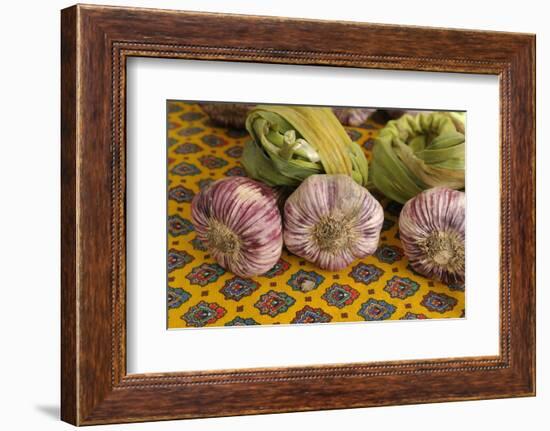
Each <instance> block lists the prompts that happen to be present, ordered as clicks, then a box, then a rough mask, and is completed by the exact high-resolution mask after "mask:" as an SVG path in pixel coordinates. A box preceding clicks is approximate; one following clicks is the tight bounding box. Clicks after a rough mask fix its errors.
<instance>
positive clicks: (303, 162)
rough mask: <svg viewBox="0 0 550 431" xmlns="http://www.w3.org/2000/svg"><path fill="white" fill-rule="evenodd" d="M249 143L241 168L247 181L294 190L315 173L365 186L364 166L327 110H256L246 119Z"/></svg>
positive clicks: (363, 159) (360, 155) (362, 158)
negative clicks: (348, 177)
mask: <svg viewBox="0 0 550 431" xmlns="http://www.w3.org/2000/svg"><path fill="white" fill-rule="evenodd" d="M246 129H247V130H248V132H249V133H250V136H251V137H252V140H251V141H249V142H247V143H246V144H245V147H244V152H243V158H242V163H243V166H244V168H245V170H246V172H247V174H248V176H250V177H252V178H254V179H256V180H259V181H262V182H264V183H266V184H268V185H271V186H292V187H296V186H298V185H299V184H300V183H301V182H302V181H304V180H305V179H306V178H307V177H309V176H311V175H315V174H324V173H326V174H345V175H348V176H350V177H351V178H353V180H354V181H355V182H357V183H358V184H360V185H366V184H367V182H368V161H367V158H366V157H365V154H364V153H363V150H362V149H361V147H360V146H359V145H358V144H356V143H355V142H352V140H351V139H350V137H349V136H348V134H347V133H346V131H345V130H344V128H343V127H342V125H341V124H340V122H339V121H338V119H337V118H336V116H335V115H334V113H333V112H332V110H331V109H330V108H319V107H307V106H258V107H256V108H255V109H253V110H252V111H251V112H250V113H249V115H248V117H247V119H246Z"/></svg>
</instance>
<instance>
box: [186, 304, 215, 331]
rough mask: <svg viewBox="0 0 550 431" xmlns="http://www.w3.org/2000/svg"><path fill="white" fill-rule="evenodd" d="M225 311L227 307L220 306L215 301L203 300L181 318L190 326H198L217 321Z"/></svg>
mask: <svg viewBox="0 0 550 431" xmlns="http://www.w3.org/2000/svg"><path fill="white" fill-rule="evenodd" d="M225 313H226V310H225V308H223V307H220V306H219V305H218V304H216V303H215V302H212V303H208V302H205V301H201V302H199V303H198V304H197V305H194V306H193V307H191V308H190V309H189V310H188V311H187V313H185V314H184V315H183V316H181V318H182V319H183V320H185V322H186V323H187V325H188V326H194V327H196V328H198V327H201V326H206V325H209V324H210V325H211V324H212V323H215V322H217V321H218V320H219V319H220V318H221V317H223V316H224V315H225Z"/></svg>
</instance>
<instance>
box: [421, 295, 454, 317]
mask: <svg viewBox="0 0 550 431" xmlns="http://www.w3.org/2000/svg"><path fill="white" fill-rule="evenodd" d="M457 302H458V301H457V300H456V299H455V298H453V297H452V296H449V295H445V294H444V293H436V292H434V291H433V290H430V291H429V292H428V293H427V294H426V295H424V298H422V302H421V303H420V305H422V306H423V307H426V308H427V309H428V310H430V311H434V312H437V313H445V312H447V311H450V310H452V309H453V308H454V307H455V305H456V304H457Z"/></svg>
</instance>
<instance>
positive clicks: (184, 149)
mask: <svg viewBox="0 0 550 431" xmlns="http://www.w3.org/2000/svg"><path fill="white" fill-rule="evenodd" d="M199 151H201V147H199V146H198V145H197V144H193V143H191V142H187V143H185V144H181V145H180V146H179V147H177V148H176V149H175V150H174V152H175V153H176V154H193V153H198V152H199Z"/></svg>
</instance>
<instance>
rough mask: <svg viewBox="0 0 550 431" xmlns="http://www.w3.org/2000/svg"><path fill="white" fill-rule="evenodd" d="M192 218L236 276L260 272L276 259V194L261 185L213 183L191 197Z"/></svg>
mask: <svg viewBox="0 0 550 431" xmlns="http://www.w3.org/2000/svg"><path fill="white" fill-rule="evenodd" d="M191 214H192V219H193V225H194V226H195V230H196V232H197V236H198V238H199V239H200V240H201V241H203V242H204V243H205V245H206V247H207V249H208V250H209V252H210V254H211V255H212V256H213V257H214V259H216V261H217V262H218V263H219V264H220V265H221V266H222V267H223V268H225V269H227V270H229V271H231V272H232V273H234V274H236V275H238V276H240V277H252V276H255V275H259V274H263V273H264V272H266V271H268V270H270V269H271V268H272V267H273V266H274V265H275V264H276V263H277V261H278V260H279V257H280V256H281V251H282V248H283V233H282V220H281V213H280V212H279V208H278V207H277V195H276V194H275V192H274V191H273V190H272V189H271V188H270V187H268V186H266V185H265V184H262V183H259V182H257V181H254V180H251V179H249V178H243V177H230V178H224V179H221V180H218V181H216V182H215V183H213V184H211V185H210V186H209V187H207V188H206V189H205V190H202V191H201V192H200V193H198V194H197V195H196V196H195V197H194V198H193V201H192V203H191Z"/></svg>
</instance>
